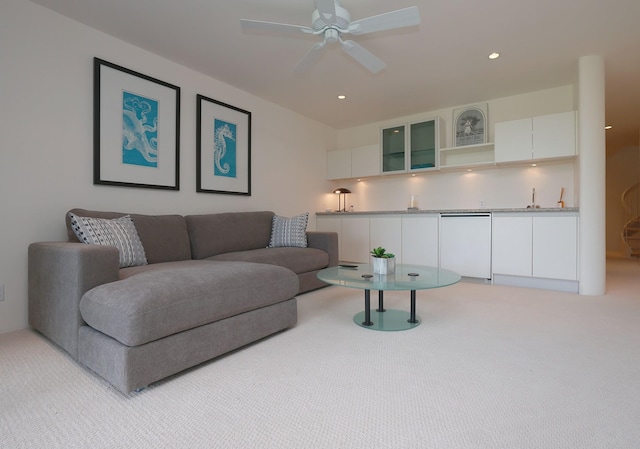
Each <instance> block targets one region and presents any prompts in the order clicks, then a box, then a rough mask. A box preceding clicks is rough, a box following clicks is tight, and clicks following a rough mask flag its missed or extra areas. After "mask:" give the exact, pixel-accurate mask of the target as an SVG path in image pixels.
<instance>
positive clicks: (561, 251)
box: [532, 215, 578, 281]
mask: <svg viewBox="0 0 640 449" xmlns="http://www.w3.org/2000/svg"><path fill="white" fill-rule="evenodd" d="M577 236H578V217H577V216H557V215H556V216H534V217H533V272H532V274H533V276H534V277H539V278H547V279H565V280H569V281H576V280H578V237H577Z"/></svg>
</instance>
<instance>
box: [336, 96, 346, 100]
mask: <svg viewBox="0 0 640 449" xmlns="http://www.w3.org/2000/svg"><path fill="white" fill-rule="evenodd" d="M346 98H347V96H346V95H338V100H344V99H346Z"/></svg>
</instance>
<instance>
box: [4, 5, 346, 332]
mask: <svg viewBox="0 0 640 449" xmlns="http://www.w3.org/2000/svg"><path fill="white" fill-rule="evenodd" d="M94 56H97V57H99V58H102V59H105V60H107V61H110V62H113V63H115V64H118V65H121V66H124V67H127V68H129V69H132V70H135V71H138V72H141V73H144V74H146V75H149V76H152V77H155V78H158V79H161V80H163V81H166V82H169V83H172V84H175V85H178V86H180V87H181V109H180V113H181V127H180V132H181V138H180V191H177V192H174V191H163V190H147V189H136V188H122V187H110V186H94V185H93V178H92V170H93V165H92V164H93V162H92V161H93V159H92V151H93V143H92V142H93V141H92V137H93V136H92V132H93V131H92V114H93V98H92V93H93V78H92V76H93V66H92V64H93V57H94ZM0 89H1V91H0V94H1V95H0V171H1V172H0V206H2V220H1V221H0V236H2V237H1V238H2V240H1V241H0V284H4V285H5V300H4V301H1V302H0V333H2V332H7V331H11V330H15V329H20V328H24V327H26V326H27V247H28V245H29V243H31V242H34V241H43V240H61V239H64V238H65V228H64V214H65V212H66V211H67V210H69V209H70V208H73V207H83V208H92V209H99V210H117V211H127V212H139V213H149V214H163V213H180V214H187V213H206V212H219V211H245V210H273V211H275V212H276V213H278V214H281V215H294V214H297V213H301V212H305V211H310V212H314V211H317V210H321V209H323V208H324V192H326V191H328V190H329V189H330V188H331V185H330V183H328V182H327V181H326V180H325V172H324V169H322V168H319V167H324V166H325V153H326V150H327V149H328V148H334V147H335V145H336V143H335V139H336V131H335V130H333V129H332V128H328V127H326V126H324V125H321V124H319V123H317V122H314V121H311V120H309V119H307V118H304V117H302V116H300V115H298V114H295V113H293V112H291V111H289V110H286V109H283V108H281V107H279V106H276V105H274V104H271V103H268V102H266V101H263V100H261V99H259V98H257V97H255V96H252V95H250V94H248V93H245V92H242V91H240V90H238V89H235V88H233V87H230V86H228V85H225V84H223V83H221V82H218V81H216V80H214V79H211V78H208V77H206V76H204V75H202V74H200V73H197V72H195V71H193V70H190V69H187V68H185V67H183V66H180V65H178V64H175V63H172V62H170V61H168V60H166V59H163V58H161V57H159V56H157V55H154V54H151V53H148V52H146V51H143V50H141V49H139V48H137V47H133V46H131V45H128V44H126V43H124V42H122V41H120V40H118V39H115V38H113V37H111V36H108V35H105V34H103V33H101V32H98V31H96V30H94V29H91V28H88V27H86V26H84V25H81V24H79V23H77V22H74V21H71V20H69V19H67V18H65V17H63V16H60V15H58V14H56V13H53V12H52V11H50V10H48V9H46V8H43V7H41V6H38V5H35V4H33V3H31V2H29V1H26V0H3V1H2V3H0ZM196 94H203V95H206V96H208V97H210V98H214V99H216V100H220V101H223V102H225V103H229V104H232V105H234V106H237V107H239V108H242V109H245V110H248V111H251V113H252V121H253V126H252V142H253V144H252V169H253V176H252V195H251V196H250V197H241V196H236V195H219V194H206V193H199V194H196V193H195V171H196V170H195V166H196V164H195V131H196V121H195V118H196V117H195V112H196ZM314 219H315V216H313V214H312V216H311V222H310V225H309V227H310V229H314V227H315V221H314Z"/></svg>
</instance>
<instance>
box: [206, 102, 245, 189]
mask: <svg viewBox="0 0 640 449" xmlns="http://www.w3.org/2000/svg"><path fill="white" fill-rule="evenodd" d="M196 128H197V129H196V192H208V193H226V194H230V195H249V196H250V195H251V112H249V111H245V110H243V109H240V108H237V107H235V106H231V105H228V104H225V103H222V102H220V101H217V100H212V99H211V98H207V97H205V96H203V95H198V96H197V109H196Z"/></svg>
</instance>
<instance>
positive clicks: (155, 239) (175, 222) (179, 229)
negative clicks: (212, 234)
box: [66, 209, 191, 264]
mask: <svg viewBox="0 0 640 449" xmlns="http://www.w3.org/2000/svg"><path fill="white" fill-rule="evenodd" d="M70 212H71V213H74V214H76V215H80V216H82V217H95V218H117V217H122V216H124V215H127V214H125V213H123V212H102V211H94V210H87V209H71V211H70ZM130 215H131V219H132V220H133V223H134V224H135V226H136V230H137V231H138V236H139V237H140V241H141V242H142V246H143V247H144V251H145V254H146V256H147V262H148V263H150V264H154V263H160V262H172V261H176V260H189V259H191V245H190V243H189V233H188V231H187V223H186V221H185V219H184V217H182V216H181V215H142V214H130ZM66 220H67V221H66V222H67V235H68V238H69V241H71V242H77V241H79V240H78V239H77V237H76V236H75V234H74V233H73V230H72V229H71V222H70V220H69V217H68V214H67V217H66Z"/></svg>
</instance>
